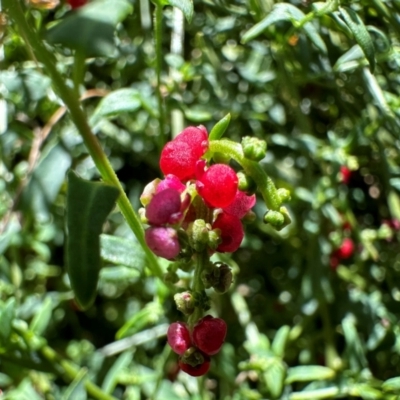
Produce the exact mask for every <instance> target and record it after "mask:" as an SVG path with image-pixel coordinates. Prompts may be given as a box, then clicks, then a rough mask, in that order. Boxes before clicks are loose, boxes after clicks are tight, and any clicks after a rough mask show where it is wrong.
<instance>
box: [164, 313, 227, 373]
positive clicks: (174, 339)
mask: <svg viewBox="0 0 400 400" xmlns="http://www.w3.org/2000/svg"><path fill="white" fill-rule="evenodd" d="M225 336H226V323H225V321H224V320H222V319H220V318H213V317H212V316H211V315H207V316H205V317H204V318H202V319H200V320H199V321H198V322H197V324H196V325H195V326H194V327H193V330H192V332H190V330H189V327H188V326H187V325H186V324H185V323H183V322H174V323H172V324H171V325H170V326H169V328H168V332H167V339H168V344H169V345H170V346H171V348H172V350H173V351H174V352H175V353H176V354H178V355H179V356H180V358H179V366H180V368H181V369H182V371H184V372H186V373H187V374H189V375H192V376H201V375H204V374H205V373H207V372H208V370H209V369H210V356H213V355H215V354H217V353H218V352H219V351H220V349H221V347H222V344H223V343H224V340H225Z"/></svg>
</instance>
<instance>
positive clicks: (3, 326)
mask: <svg viewBox="0 0 400 400" xmlns="http://www.w3.org/2000/svg"><path fill="white" fill-rule="evenodd" d="M14 317H15V299H14V298H10V299H9V300H8V301H7V303H6V304H5V305H4V308H3V309H2V310H1V313H0V338H1V340H3V341H5V342H7V341H8V338H9V337H10V335H11V329H12V321H13V319H14Z"/></svg>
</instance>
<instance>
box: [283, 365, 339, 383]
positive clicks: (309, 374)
mask: <svg viewBox="0 0 400 400" xmlns="http://www.w3.org/2000/svg"><path fill="white" fill-rule="evenodd" d="M334 376H335V371H334V370H333V369H331V368H328V367H323V366H321V365H300V366H297V367H292V368H289V369H288V371H287V378H286V384H291V383H293V382H308V381H322V380H325V379H332V378H333V377H334Z"/></svg>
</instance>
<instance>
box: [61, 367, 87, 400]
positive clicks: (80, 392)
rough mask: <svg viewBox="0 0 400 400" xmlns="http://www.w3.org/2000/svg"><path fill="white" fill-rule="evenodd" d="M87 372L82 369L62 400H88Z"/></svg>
mask: <svg viewBox="0 0 400 400" xmlns="http://www.w3.org/2000/svg"><path fill="white" fill-rule="evenodd" d="M87 372H88V371H87V370H86V369H84V368H82V369H81V370H80V371H79V373H78V374H77V375H76V377H75V379H74V380H73V381H72V382H71V384H70V385H69V386H68V388H67V390H66V391H65V392H64V395H63V397H62V400H86V399H87V393H86V389H85V379H86V376H87Z"/></svg>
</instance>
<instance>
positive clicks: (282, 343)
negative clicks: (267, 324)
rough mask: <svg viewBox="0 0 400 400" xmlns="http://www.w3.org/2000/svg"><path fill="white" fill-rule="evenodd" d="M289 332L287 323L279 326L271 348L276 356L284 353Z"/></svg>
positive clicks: (281, 355)
mask: <svg viewBox="0 0 400 400" xmlns="http://www.w3.org/2000/svg"><path fill="white" fill-rule="evenodd" d="M289 332H290V327H289V326H288V325H284V326H281V327H280V328H279V330H278V331H277V332H276V334H275V337H274V340H273V342H272V346H271V350H272V351H273V352H274V354H275V355H276V356H277V357H283V355H284V354H285V347H286V343H287V341H288V338H289Z"/></svg>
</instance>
